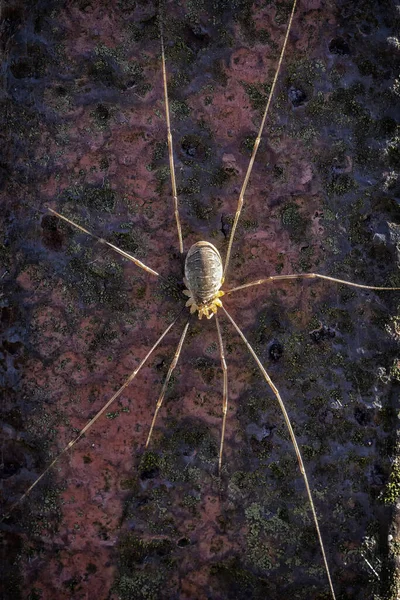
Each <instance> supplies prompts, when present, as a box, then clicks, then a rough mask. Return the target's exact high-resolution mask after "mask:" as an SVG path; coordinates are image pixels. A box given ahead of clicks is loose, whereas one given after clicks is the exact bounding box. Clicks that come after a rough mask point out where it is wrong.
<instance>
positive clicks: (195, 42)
mask: <svg viewBox="0 0 400 600" xmlns="http://www.w3.org/2000/svg"><path fill="white" fill-rule="evenodd" d="M184 35H185V39H186V43H187V45H188V47H189V48H190V49H191V50H192V51H193V52H196V53H197V52H198V51H199V50H202V49H203V48H207V46H208V45H209V43H210V40H211V36H210V34H209V33H208V32H207V31H206V30H205V29H204V27H202V26H201V25H200V24H196V25H194V26H193V27H186V29H185V34H184Z"/></svg>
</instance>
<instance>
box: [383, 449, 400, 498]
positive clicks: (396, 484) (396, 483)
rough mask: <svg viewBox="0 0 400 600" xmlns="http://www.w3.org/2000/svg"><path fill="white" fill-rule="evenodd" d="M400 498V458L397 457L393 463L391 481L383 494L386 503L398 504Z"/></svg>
mask: <svg viewBox="0 0 400 600" xmlns="http://www.w3.org/2000/svg"><path fill="white" fill-rule="evenodd" d="M399 498H400V459H399V458H398V457H396V458H395V460H394V462H393V464H392V470H391V472H390V477H389V481H388V483H387V486H386V489H385V491H384V494H383V501H384V503H385V504H390V505H396V504H397V503H398V502H399Z"/></svg>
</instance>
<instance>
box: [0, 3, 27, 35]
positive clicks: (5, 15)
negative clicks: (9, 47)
mask: <svg viewBox="0 0 400 600" xmlns="http://www.w3.org/2000/svg"><path fill="white" fill-rule="evenodd" d="M1 16H2V34H3V35H2V38H3V40H4V44H5V43H6V41H7V38H9V37H11V36H13V35H15V33H16V32H17V30H18V28H19V26H20V25H21V23H22V16H23V8H22V6H21V7H16V6H8V7H7V6H4V7H3V10H2V15H1Z"/></svg>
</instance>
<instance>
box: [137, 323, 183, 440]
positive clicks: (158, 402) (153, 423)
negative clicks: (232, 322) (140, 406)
mask: <svg viewBox="0 0 400 600" xmlns="http://www.w3.org/2000/svg"><path fill="white" fill-rule="evenodd" d="M188 327H189V321H188V322H187V323H186V325H185V329H184V330H183V333H182V335H181V339H180V340H179V344H178V347H177V349H176V351H175V354H174V358H173V359H172V362H171V364H170V366H169V369H168V373H167V376H166V378H165V381H164V383H163V386H162V389H161V393H160V396H159V398H158V400H157V404H156V408H155V411H154V416H153V420H152V422H151V426H150V431H149V435H148V436H147V441H146V446H145V447H146V448H147V447H148V445H149V443H150V438H151V435H152V433H153V429H154V425H155V422H156V419H157V415H158V411H159V410H160V408H161V405H162V403H163V400H164V396H165V392H166V391H167V385H168V383H169V380H170V379H171V375H172V372H173V370H174V369H175V367H176V365H177V363H178V360H179V355H180V353H181V350H182V346H183V342H184V340H185V337H186V334H187V330H188Z"/></svg>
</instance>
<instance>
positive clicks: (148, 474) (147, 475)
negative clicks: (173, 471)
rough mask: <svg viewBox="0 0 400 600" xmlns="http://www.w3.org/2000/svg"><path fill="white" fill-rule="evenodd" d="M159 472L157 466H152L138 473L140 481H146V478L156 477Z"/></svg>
mask: <svg viewBox="0 0 400 600" xmlns="http://www.w3.org/2000/svg"><path fill="white" fill-rule="evenodd" d="M159 473H160V469H159V468H158V467H154V469H147V470H146V471H142V473H140V479H141V480H142V481H146V480H147V479H155V478H156V477H158V475H159Z"/></svg>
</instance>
